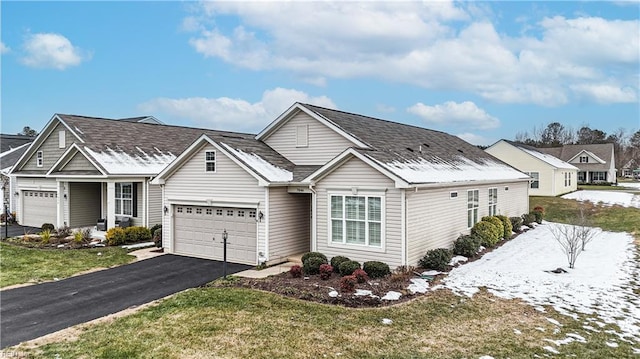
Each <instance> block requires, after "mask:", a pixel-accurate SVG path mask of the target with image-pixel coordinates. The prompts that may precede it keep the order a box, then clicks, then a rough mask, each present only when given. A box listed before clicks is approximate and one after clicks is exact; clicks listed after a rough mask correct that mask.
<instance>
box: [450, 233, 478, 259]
mask: <svg viewBox="0 0 640 359" xmlns="http://www.w3.org/2000/svg"><path fill="white" fill-rule="evenodd" d="M481 242H482V241H481V240H480V238H479V237H478V236H477V235H473V234H469V235H466V236H460V237H458V239H456V241H455V242H454V243H453V254H455V255H459V256H465V257H473V256H475V255H476V254H477V253H478V250H479V249H480V246H481V245H482V243H481Z"/></svg>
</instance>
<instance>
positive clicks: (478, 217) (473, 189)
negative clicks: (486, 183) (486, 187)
mask: <svg viewBox="0 0 640 359" xmlns="http://www.w3.org/2000/svg"><path fill="white" fill-rule="evenodd" d="M471 191H478V207H471V208H469V192H471ZM474 208H475V209H477V210H478V213H477V215H476V218H475V219H476V221H475V223H473V224H471V227H469V210H473V209H474ZM466 210H467V229H471V228H473V226H475V225H476V223H478V222H480V218H482V217H480V188H470V189H468V190H467V208H466ZM472 222H473V219H472Z"/></svg>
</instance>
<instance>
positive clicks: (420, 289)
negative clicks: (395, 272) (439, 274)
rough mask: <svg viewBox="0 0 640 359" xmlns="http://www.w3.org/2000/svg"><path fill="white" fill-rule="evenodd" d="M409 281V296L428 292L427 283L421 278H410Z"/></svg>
mask: <svg viewBox="0 0 640 359" xmlns="http://www.w3.org/2000/svg"><path fill="white" fill-rule="evenodd" d="M410 280H411V284H409V287H407V290H409V292H410V293H411V294H416V293H426V292H427V290H429V282H427V281H426V280H424V279H422V278H411V279H410Z"/></svg>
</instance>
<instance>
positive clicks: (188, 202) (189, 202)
mask: <svg viewBox="0 0 640 359" xmlns="http://www.w3.org/2000/svg"><path fill="white" fill-rule="evenodd" d="M166 203H167V204H169V205H178V204H181V205H185V206H199V207H230V208H231V207H233V208H256V209H259V208H260V202H242V201H237V200H233V199H229V200H215V201H214V200H211V199H202V200H194V199H181V198H167V199H166Z"/></svg>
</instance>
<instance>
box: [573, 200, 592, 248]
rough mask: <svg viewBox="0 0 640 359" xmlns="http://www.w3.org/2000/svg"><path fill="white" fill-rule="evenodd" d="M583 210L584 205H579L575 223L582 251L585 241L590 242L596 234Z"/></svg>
mask: <svg viewBox="0 0 640 359" xmlns="http://www.w3.org/2000/svg"><path fill="white" fill-rule="evenodd" d="M585 212H586V211H585V209H584V206H580V212H579V214H578V219H577V223H576V225H577V226H578V236H579V237H580V243H581V244H582V250H583V251H584V250H585V247H586V245H587V243H589V242H591V241H592V240H593V239H594V238H595V236H596V232H595V231H594V228H593V227H592V226H591V220H590V219H589V218H588V217H587V214H586V213H585Z"/></svg>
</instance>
